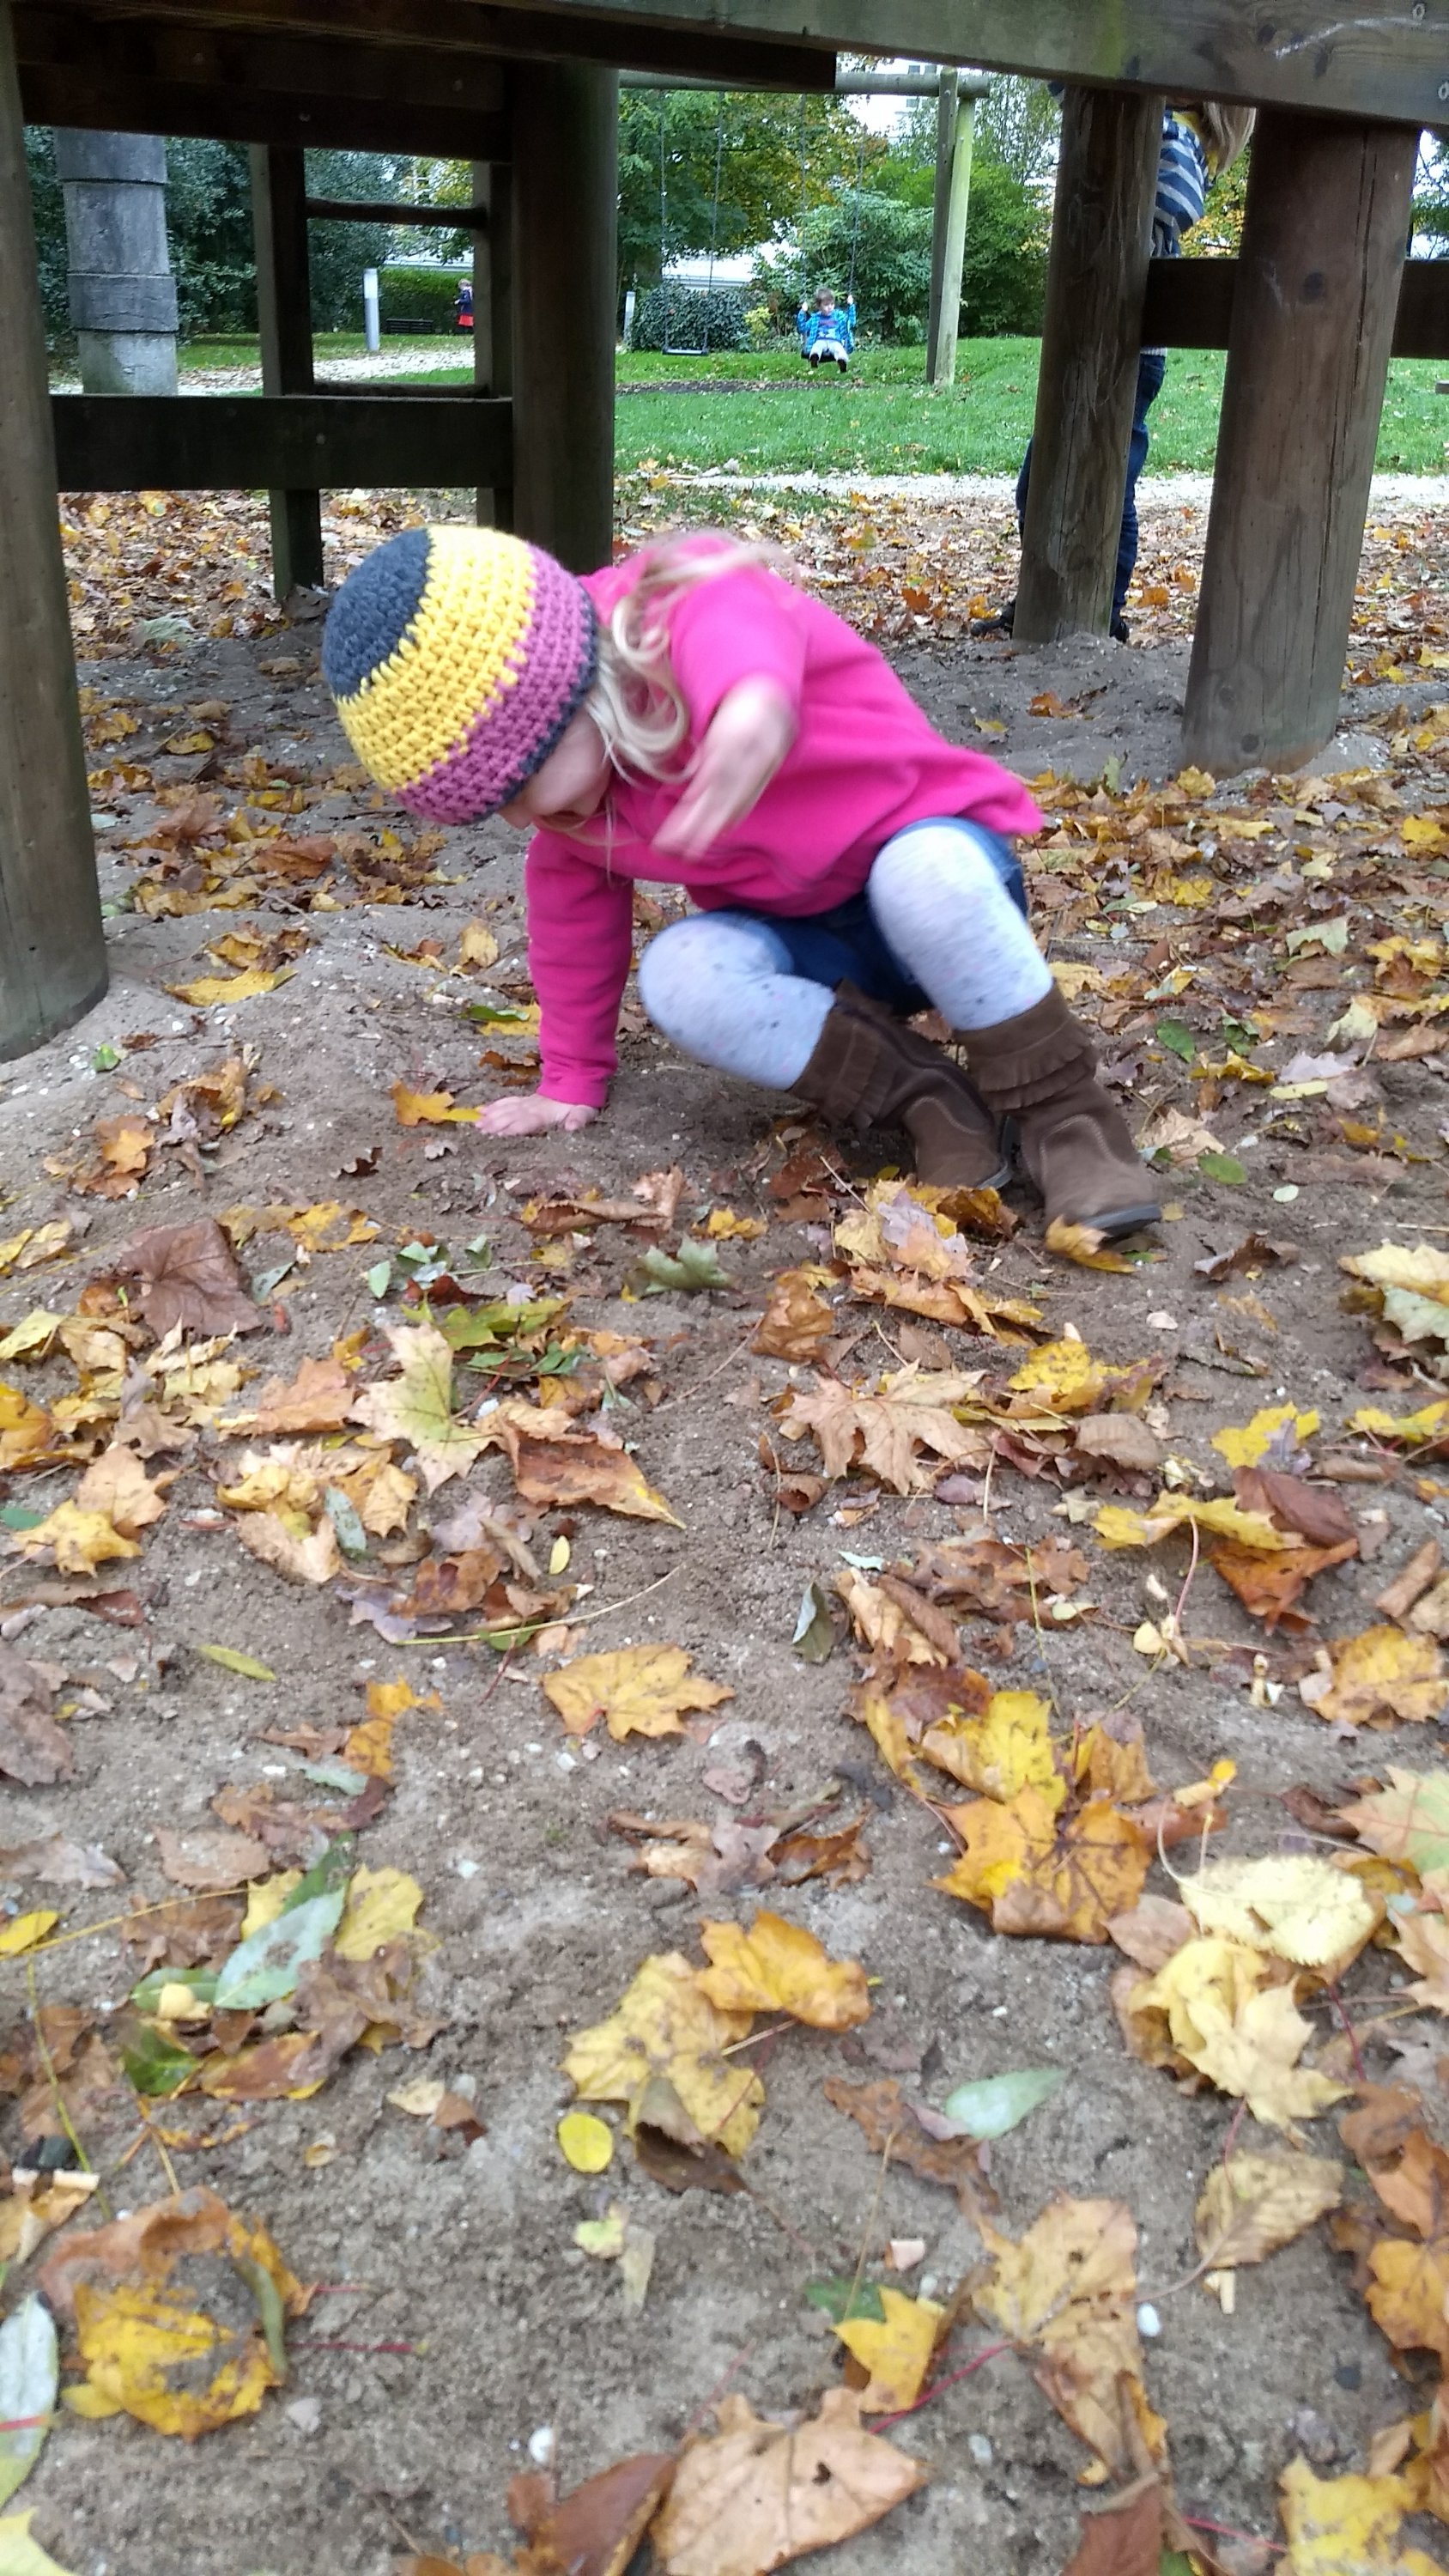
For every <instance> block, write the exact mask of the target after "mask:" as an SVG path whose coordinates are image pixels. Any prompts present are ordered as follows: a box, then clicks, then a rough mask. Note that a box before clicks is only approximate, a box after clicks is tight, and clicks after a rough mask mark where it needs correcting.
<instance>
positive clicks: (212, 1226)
mask: <svg viewBox="0 0 1449 2576" xmlns="http://www.w3.org/2000/svg"><path fill="white" fill-rule="evenodd" d="M109 1268H110V1272H111V1274H112V1275H113V1276H114V1277H116V1278H119V1279H137V1280H139V1281H140V1283H141V1284H140V1293H139V1295H138V1296H137V1298H136V1300H135V1303H136V1306H137V1309H138V1310H139V1312H140V1313H141V1314H142V1315H143V1316H144V1317H145V1320H146V1322H147V1323H148V1324H149V1325H150V1327H151V1330H152V1332H153V1333H154V1334H155V1335H156V1338H157V1340H158V1341H161V1340H163V1339H164V1337H165V1335H166V1334H167V1333H169V1332H170V1331H171V1330H172V1328H173V1326H175V1325H177V1324H179V1325H180V1326H181V1328H182V1330H183V1332H187V1333H256V1332H260V1330H261V1328H262V1326H263V1325H264V1324H265V1322H266V1317H265V1315H264V1314H263V1313H262V1311H261V1309H260V1307H258V1306H255V1305H253V1303H252V1300H251V1298H250V1297H249V1296H248V1295H247V1293H246V1288H245V1284H244V1282H243V1279H242V1275H241V1271H240V1270H239V1268H238V1267H237V1260H236V1255H235V1253H234V1252H233V1251H232V1248H231V1245H230V1244H229V1243H228V1241H227V1239H226V1236H225V1235H224V1234H223V1233H222V1230H221V1228H220V1226H219V1225H218V1224H217V1222H216V1219H215V1218H214V1217H209V1216H202V1217H196V1218H194V1219H193V1221H192V1223H191V1224H190V1225H153V1226H149V1227H148V1228H147V1229H146V1231H145V1233H144V1234H138V1235H135V1236H133V1237H132V1239H131V1241H130V1242H129V1243H127V1244H123V1245H122V1247H121V1249H120V1251H119V1252H117V1253H115V1254H114V1255H113V1256H112V1258H111V1261H110V1265H109Z"/></svg>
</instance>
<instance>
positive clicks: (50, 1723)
mask: <svg viewBox="0 0 1449 2576" xmlns="http://www.w3.org/2000/svg"><path fill="white" fill-rule="evenodd" d="M52 1517H53V1516H52ZM52 1697H53V1693H52V1691H51V1688H50V1684H49V1682H48V1681H47V1680H46V1677H45V1675H44V1673H42V1672H41V1670H40V1668H39V1666H38V1665H36V1664H30V1663H27V1662H26V1660H25V1657H24V1656H23V1655H17V1653H16V1651H15V1649H14V1647H13V1646H7V1645H6V1644H4V1642H3V1641H0V1773H3V1775H4V1776H5V1778H6V1779H9V1780H18V1781H20V1783H21V1784H22V1786H23V1787H25V1788H27V1789H36V1788H48V1787H49V1786H50V1784H51V1782H52V1781H55V1780H68V1779H69V1778H70V1776H71V1774H72V1772H73V1771H74V1769H75V1756H74V1754H73V1753H72V1752H71V1749H70V1745H69V1742H68V1741H67V1738H66V1735H65V1732H64V1730H63V1728H61V1727H59V1726H57V1725H56V1722H55V1720H54V1718H53V1717H52V1716H51V1713H50V1707H51V1700H52Z"/></svg>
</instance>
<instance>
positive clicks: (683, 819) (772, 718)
mask: <svg viewBox="0 0 1449 2576" xmlns="http://www.w3.org/2000/svg"><path fill="white" fill-rule="evenodd" d="M795 733H796V723H795V710H794V708H793V707H792V706H791V704H790V701H789V699H788V698H787V697H786V696H785V694H784V691H783V690H782V689H781V688H779V687H778V685H777V684H776V682H775V681H774V680H766V679H759V680H741V681H739V682H738V684H737V685H736V686H735V687H734V688H733V689H730V690H729V691H728V692H727V694H726V695H725V696H724V697H722V698H721V700H720V702H719V705H718V707H717V708H716V709H715V713H714V716H713V718H712V720H711V722H710V725H709V727H708V730H707V731H706V733H705V736H704V740H703V741H702V742H701V744H700V746H699V749H698V751H697V752H696V753H695V755H694V759H693V761H692V762H691V764H690V770H689V780H688V784H687V786H686V787H685V790H684V793H683V795H682V796H681V797H680V800H679V803H678V804H677V805H676V806H675V809H674V811H673V813H672V814H671V815H670V816H669V819H668V821H667V822H666V823H664V824H662V825H661V827H660V829H659V830H658V831H657V832H656V833H655V835H654V846H655V848H656V849H660V850H673V851H675V852H676V853H677V854H678V856H679V857H680V858H682V859H697V858H701V857H702V856H703V854H704V852H705V851H706V850H707V849H708V848H709V846H710V843H711V842H712V841H717V840H718V839H719V836H720V834H721V832H727V831H728V830H729V828H730V826H731V824H732V823H738V822H740V821H741V820H742V819H743V817H744V816H745V815H746V814H748V812H749V811H750V808H751V806H752V805H755V804H757V803H758V802H759V799H760V797H761V796H763V794H764V792H765V789H766V788H767V787H768V786H769V784H770V781H771V779H772V778H773V777H774V775H775V772H776V770H777V769H778V768H779V766H780V763H781V761H782V760H783V759H784V757H785V755H786V753H787V752H788V750H789V749H790V746H791V744H792V743H793V741H794V739H795Z"/></svg>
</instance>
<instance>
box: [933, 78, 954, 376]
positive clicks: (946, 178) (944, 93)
mask: <svg viewBox="0 0 1449 2576" xmlns="http://www.w3.org/2000/svg"><path fill="white" fill-rule="evenodd" d="M937 78H938V80H939V82H940V87H939V89H938V90H937V92H936V193H935V196H934V198H933V200H932V203H931V299H930V302H929V304H928V305H927V308H926V382H927V384H928V385H933V384H935V383H936V382H937V377H936V342H937V340H938V339H939V337H940V331H941V287H942V284H943V281H944V277H945V265H946V225H947V221H948V219H949V216H950V210H951V172H952V169H953V167H954V163H955V154H956V83H957V79H958V74H957V73H955V72H954V71H950V70H947V69H946V68H944V67H943V68H942V70H941V71H940V72H939V73H938V75H937Z"/></svg>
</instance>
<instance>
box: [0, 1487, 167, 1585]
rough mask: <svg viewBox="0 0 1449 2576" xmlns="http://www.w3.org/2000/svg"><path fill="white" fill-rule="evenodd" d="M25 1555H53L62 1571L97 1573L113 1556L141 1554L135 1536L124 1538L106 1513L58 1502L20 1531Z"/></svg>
mask: <svg viewBox="0 0 1449 2576" xmlns="http://www.w3.org/2000/svg"><path fill="white" fill-rule="evenodd" d="M15 1545H16V1547H17V1548H18V1549H19V1551H20V1554H21V1555H22V1556H30V1557H39V1556H45V1555H52V1556H53V1557H54V1559H55V1563H56V1566H57V1567H58V1569H59V1571H60V1572H61V1573H62V1574H94V1573H95V1570H96V1568H97V1566H98V1565H106V1564H109V1562H110V1560H111V1558H112V1557H119V1556H139V1555H140V1553H141V1550H140V1548H139V1547H138V1545H137V1543H136V1541H135V1540H134V1539H133V1538H124V1537H123V1536H122V1534H121V1532H120V1531H119V1530H118V1529H117V1528H115V1526H114V1525H113V1523H112V1522H111V1521H109V1520H108V1519H107V1517H106V1515H105V1513H104V1512H87V1511H83V1510H82V1509H81V1508H80V1506H79V1504H78V1503H74V1502H70V1503H57V1504H56V1507H55V1509H54V1511H53V1512H50V1513H48V1514H47V1516H46V1518H45V1519H44V1520H43V1521H38V1522H37V1523H36V1526H35V1528H34V1529H28V1530H17V1531H16V1532H15Z"/></svg>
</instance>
